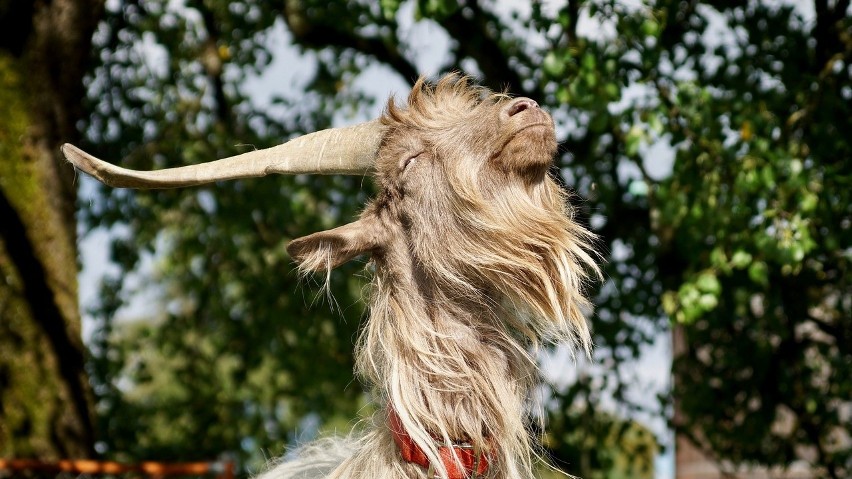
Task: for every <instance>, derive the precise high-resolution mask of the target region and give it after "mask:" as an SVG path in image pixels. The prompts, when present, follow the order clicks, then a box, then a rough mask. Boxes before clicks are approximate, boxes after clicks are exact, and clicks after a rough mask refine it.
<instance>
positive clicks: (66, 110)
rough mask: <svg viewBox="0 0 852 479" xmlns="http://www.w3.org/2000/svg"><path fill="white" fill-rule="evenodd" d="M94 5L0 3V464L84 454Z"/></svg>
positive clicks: (90, 438)
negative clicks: (85, 225)
mask: <svg viewBox="0 0 852 479" xmlns="http://www.w3.org/2000/svg"><path fill="white" fill-rule="evenodd" d="M102 8H103V6H102V3H101V2H100V1H98V0H84V1H80V0H53V1H52V2H36V1H20V0H0V457H36V458H41V459H56V458H60V457H89V456H91V455H92V454H93V451H94V447H93V446H94V426H93V419H94V418H93V407H92V393H91V390H90V388H89V384H88V380H87V376H86V373H85V369H84V357H85V348H84V346H83V344H82V339H81V335H80V314H79V308H78V304H77V279H76V276H77V257H76V234H75V228H76V224H75V220H74V209H75V205H74V204H75V199H76V193H75V188H74V171H73V169H72V168H71V167H70V166H68V165H66V164H65V162H64V161H62V160H61V156H60V154H59V146H60V145H61V144H62V143H63V142H65V141H74V140H76V139H78V138H79V134H78V132H77V129H76V127H75V123H76V122H77V121H78V120H79V119H80V118H81V115H82V112H83V109H82V101H81V100H82V98H84V96H85V90H84V87H83V75H84V74H85V72H86V68H87V64H88V62H89V58H90V54H91V52H90V49H91V38H92V33H93V31H94V28H95V26H96V25H97V21H98V19H99V18H100V16H101V12H102Z"/></svg>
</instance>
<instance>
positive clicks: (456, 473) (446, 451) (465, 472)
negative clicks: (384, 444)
mask: <svg viewBox="0 0 852 479" xmlns="http://www.w3.org/2000/svg"><path fill="white" fill-rule="evenodd" d="M388 426H389V427H390V430H391V434H392V435H393V442H395V443H396V447H398V448H399V452H400V453H401V454H402V458H403V459H405V460H406V461H407V462H411V463H414V464H417V465H419V466H420V467H423V468H425V469H428V470H429V471H430V474H431V473H433V472H434V471H435V468H434V467H432V465H431V464H430V463H429V458H428V457H426V453H424V452H423V449H421V448H420V446H418V445H417V443H415V442H414V440H413V439H411V436H409V435H408V432H406V431H405V428H404V427H403V426H402V421H401V420H400V419H399V415H397V413H396V411H394V410H393V408H388ZM438 456H439V457H440V458H441V462H443V463H444V468H445V469H446V470H447V476H449V479H474V478H477V477H482V476H484V475H485V472H486V471H488V455H486V454H482V453H481V452H480V453H477V452H476V451H475V450H474V449H473V446H471V445H470V444H468V443H467V442H460V443H453V444H452V445H449V446H439V447H438ZM434 477H438V476H437V475H436V476H434ZM430 479H431V478H430Z"/></svg>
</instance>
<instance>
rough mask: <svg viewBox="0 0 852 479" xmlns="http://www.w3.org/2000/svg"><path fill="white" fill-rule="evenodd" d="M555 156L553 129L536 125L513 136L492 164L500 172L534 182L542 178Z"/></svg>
mask: <svg viewBox="0 0 852 479" xmlns="http://www.w3.org/2000/svg"><path fill="white" fill-rule="evenodd" d="M555 154H556V138H555V136H554V133H553V128H552V127H547V126H544V125H536V126H531V127H527V128H524V129H523V130H521V131H519V132H517V133H516V134H515V135H513V136H512V138H511V139H509V141H508V142H506V144H505V146H504V147H503V149H502V151H501V152H500V154H499V155H498V156H497V157H496V158H495V161H494V164H495V166H496V167H497V168H498V169H500V170H503V171H505V172H511V173H514V174H516V175H518V176H521V177H523V178H526V179H528V180H533V181H535V180H541V179H542V178H544V176H545V174H546V173H547V170H548V168H549V167H550V165H551V164H552V163H553V155H555Z"/></svg>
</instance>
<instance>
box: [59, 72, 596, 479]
mask: <svg viewBox="0 0 852 479" xmlns="http://www.w3.org/2000/svg"><path fill="white" fill-rule="evenodd" d="M556 148H557V143H556V139H555V132H554V125H553V120H552V119H551V117H550V115H549V114H547V113H546V112H545V111H543V110H542V109H540V108H539V106H538V104H537V103H536V102H535V101H533V100H530V99H528V98H514V99H512V98H510V97H508V96H507V95H503V94H495V93H491V92H489V91H487V90H485V89H483V88H479V87H476V86H472V85H471V84H470V82H469V81H468V80H467V79H466V78H464V77H459V76H458V75H448V76H446V77H444V78H442V79H441V80H440V81H438V82H437V83H436V84H428V83H426V82H424V81H423V79H421V80H419V81H418V82H417V83H416V84H415V85H414V87H413V89H412V91H411V93H410V95H409V96H408V104H407V106H406V107H399V106H397V105H396V104H395V103H394V101H393V99H391V100H389V101H388V104H387V107H386V109H385V112H384V114H383V115H382V117H381V118H380V119H379V120H374V121H371V122H367V123H364V124H361V125H356V126H353V127H348V128H340V129H330V130H324V131H321V132H317V133H313V134H310V135H306V136H303V137H301V138H297V139H295V140H291V141H290V142H288V143H285V144H283V145H279V146H277V147H274V148H270V149H268V150H261V151H256V152H250V153H245V154H242V155H239V156H235V157H230V158H226V159H223V160H217V161H214V162H210V163H206V164H201V165H192V166H186V167H181V168H175V169H169V170H161V171H155V172H137V171H132V170H126V169H123V168H119V167H116V166H113V165H110V164H108V163H104V162H102V161H101V160H98V159H97V158H94V157H92V156H91V155H88V154H87V153H85V152H83V151H81V150H79V149H77V148H76V147H73V146H72V145H67V144H66V145H64V146H63V152H64V153H65V156H66V158H67V159H68V160H69V161H71V162H72V163H73V164H74V165H76V166H77V167H79V168H81V169H82V170H84V171H86V172H88V173H90V174H92V175H93V176H95V177H96V178H98V179H99V180H101V181H103V182H104V183H107V184H109V185H112V186H119V187H134V188H158V187H176V186H189V185H194V184H200V183H204V182H209V181H214V180H221V179H229V178H243V177H251V176H262V175H265V174H268V173H287V174H293V173H347V174H363V173H365V172H368V171H374V173H375V177H376V181H377V183H378V187H379V188H378V189H379V192H378V195H377V196H376V198H375V199H373V200H372V201H371V202H370V203H369V204H368V205H367V206H366V208H365V209H364V210H363V213H362V214H361V215H360V218H359V219H358V220H357V221H354V222H353V223H350V224H347V225H344V226H340V227H337V228H334V229H331V230H328V231H322V232H318V233H314V234H311V235H308V236H305V237H302V238H298V239H295V240H293V241H292V242H291V243H290V244H289V245H288V247H287V251H288V252H289V253H290V255H291V257H292V258H293V259H294V260H295V261H296V262H297V263H298V265H299V268H300V270H301V271H303V272H324V273H325V274H330V271H331V270H332V269H333V268H335V267H337V266H339V265H341V264H343V263H345V262H346V261H349V260H350V259H352V258H354V257H356V256H359V255H368V256H369V257H370V259H371V261H372V262H373V264H374V270H375V273H374V274H373V278H372V287H371V294H370V299H369V305H370V308H369V310H370V312H369V319H368V321H367V322H366V325H365V326H364V328H363V330H362V332H361V334H360V338H359V340H358V343H357V346H356V370H357V373H358V374H359V375H360V377H361V378H362V379H364V380H365V381H366V382H367V384H368V385H369V386H370V387H371V391H372V392H373V395H374V396H375V399H376V401H377V402H378V405H379V407H378V412H377V413H376V414H375V415H374V417H373V418H372V420H371V421H369V422H370V424H369V425H367V426H366V427H365V430H364V431H362V432H361V433H359V434H358V435H353V436H351V437H350V438H348V439H333V440H326V441H321V442H319V443H316V444H314V445H309V446H306V447H305V448H303V449H301V450H300V451H298V452H297V454H296V456H297V457H296V459H295V460H292V461H284V462H281V463H279V464H277V465H274V466H273V467H272V468H271V469H270V470H268V471H267V472H266V473H264V474H263V475H262V477H263V478H264V479H271V478H321V477H322V478H325V477H328V478H378V479H396V478H398V479H403V478H419V479H426V478H432V477H441V478H442V479H462V478H467V477H488V478H526V477H532V476H533V475H534V469H535V462H536V458H537V457H538V454H537V452H536V444H535V440H534V439H533V438H532V435H531V433H530V431H529V420H530V419H529V418H530V416H531V415H530V413H529V410H528V400H529V396H530V393H531V390H532V387H533V386H534V385H535V382H536V380H537V377H538V368H537V363H536V360H535V358H534V351H535V349H536V348H537V347H538V346H539V345H541V344H542V343H543V342H566V341H567V342H570V343H572V344H573V345H575V346H578V347H579V348H581V349H584V350H585V351H586V352H587V353H588V351H589V349H590V347H591V339H590V333H589V328H588V326H587V323H586V320H585V318H584V315H583V311H584V309H586V308H587V307H588V306H589V302H588V300H587V299H586V297H585V296H584V293H583V290H584V288H585V284H586V282H587V281H588V280H590V279H592V277H593V276H597V277H599V276H600V272H599V270H598V268H597V266H596V261H595V259H596V256H595V253H594V252H593V248H592V247H591V244H592V243H593V240H594V237H593V235H592V234H591V233H590V232H589V231H587V230H586V229H584V228H583V227H582V226H580V225H579V224H577V223H576V222H574V221H573V210H572V209H571V207H570V206H569V205H568V202H567V197H566V193H565V192H564V191H563V190H562V189H561V188H560V187H559V186H558V185H557V184H556V182H555V181H554V180H553V179H552V178H551V177H550V175H549V168H550V166H551V164H552V159H553V156H554V154H555V153H556Z"/></svg>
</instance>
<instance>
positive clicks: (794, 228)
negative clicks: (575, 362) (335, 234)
mask: <svg viewBox="0 0 852 479" xmlns="http://www.w3.org/2000/svg"><path fill="white" fill-rule="evenodd" d="M807 3H808V5H806V6H804V7H803V5H802V4H800V5H798V6H796V5H794V4H793V3H792V2H791V3H789V4H785V3H780V4H779V3H778V2H768V1H767V2H744V1H724V2H699V1H696V0H688V1H674V0H658V1H656V2H651V3H649V4H643V5H635V4H633V3H627V2H617V1H613V0H594V1H593V0H589V1H579V0H572V1H568V2H565V3H564V4H563V5H558V6H553V5H551V4H548V3H543V2H533V3H532V4H531V6H530V7H529V8H526V9H521V10H518V11H513V10H512V9H511V8H508V7H505V6H504V5H502V4H500V3H499V2H498V3H494V2H489V1H485V0H479V1H477V0H467V1H465V2H451V1H446V0H417V1H412V2H401V1H394V0H383V1H382V2H378V3H376V2H366V1H364V2H345V1H313V0H303V1H285V2H280V3H272V4H267V3H265V2H255V1H236V2H218V1H213V0H187V1H186V2H185V4H182V5H180V6H175V4H174V3H173V2H132V1H120V2H115V3H114V4H111V5H110V6H109V7H110V8H108V10H107V12H106V18H105V20H104V21H103V22H102V24H101V26H100V28H99V29H98V31H97V32H96V35H95V43H96V48H95V55H96V60H97V67H96V68H95V69H94V70H93V71H92V73H91V75H90V77H89V85H90V87H89V95H88V98H89V100H88V101H89V110H90V111H91V116H90V119H89V120H88V121H87V122H86V124H85V125H84V130H85V132H86V135H87V141H88V143H89V145H88V146H89V147H90V148H91V149H92V150H93V151H95V152H97V154H98V156H101V157H107V158H125V160H124V162H123V165H124V166H128V167H133V168H139V169H147V168H159V167H163V166H175V165H179V164H188V163H196V162H200V161H206V160H209V159H211V158H215V157H222V156H226V155H231V154H234V153H238V152H240V151H243V149H244V148H246V147H245V146H240V145H253V146H257V147H264V146H268V145H271V144H275V143H278V142H281V141H282V140H284V139H286V138H288V137H289V136H291V135H296V134H300V133H303V132H306V131H311V130H314V129H318V128H323V127H326V126H328V125H329V124H330V122H331V120H332V118H334V117H339V116H340V115H341V112H354V114H355V116H358V115H359V114H360V115H363V112H364V111H365V108H367V107H368V106H369V105H370V104H371V103H372V102H373V101H375V100H376V99H373V98H370V97H369V96H367V95H365V94H364V93H363V92H359V91H357V90H356V89H355V88H353V87H352V85H353V83H354V82H355V80H357V79H358V78H359V75H360V74H361V72H363V71H364V70H365V69H367V68H368V67H371V66H374V65H381V66H382V67H383V68H384V70H383V71H387V72H388V73H387V74H389V75H399V76H400V77H401V78H402V79H403V80H405V81H408V82H410V81H413V80H414V79H415V76H416V75H417V73H418V58H417V53H418V52H417V49H416V48H415V47H414V46H412V44H411V42H410V38H409V36H408V33H407V32H410V30H411V25H412V24H414V25H421V24H428V25H432V26H437V27H438V28H440V31H441V32H443V33H442V34H445V35H446V37H447V38H448V39H449V51H448V53H447V56H446V58H445V59H444V62H443V63H442V64H441V65H440V66H439V67H438V68H437V69H435V71H432V72H424V73H432V74H438V73H439V72H445V71H450V70H465V68H467V70H468V71H469V72H470V73H472V74H475V75H477V76H478V77H479V79H480V81H481V82H482V83H483V84H484V85H486V86H489V87H491V88H493V89H496V90H502V89H503V88H504V87H505V86H508V89H509V91H511V92H512V93H514V94H518V95H525V96H530V97H532V98H534V99H536V100H537V101H539V103H541V104H542V105H544V106H545V107H546V108H548V109H549V110H550V111H551V112H552V113H553V115H554V117H555V118H556V120H557V123H558V129H559V135H560V140H561V148H560V152H561V153H560V156H559V158H557V167H556V168H555V169H554V174H556V175H557V176H558V177H559V178H560V179H561V180H562V181H564V182H565V183H566V184H567V185H569V186H570V187H572V188H573V189H575V190H576V191H577V192H578V194H579V196H580V197H582V198H585V200H584V201H583V202H582V203H580V207H581V208H582V210H583V212H584V215H583V218H584V220H585V221H588V222H589V224H590V226H591V227H592V228H593V229H594V230H595V231H596V232H597V233H598V234H599V235H600V238H601V244H602V247H603V248H604V250H605V251H607V252H608V255H609V257H608V263H607V265H606V268H607V278H608V279H607V282H606V283H605V284H604V285H603V286H602V287H601V289H600V291H599V293H598V295H597V298H596V311H595V315H594V317H593V319H592V323H593V325H594V329H595V343H596V344H597V345H598V347H597V351H596V353H595V358H594V359H595V361H596V362H597V363H598V364H600V365H602V366H603V367H604V368H605V369H607V370H608V371H609V372H611V374H609V375H607V376H605V377H603V378H596V379H595V380H591V379H583V378H581V379H579V380H578V381H577V382H575V383H573V384H572V385H571V386H570V387H568V388H567V389H565V388H562V389H558V390H555V391H553V394H552V397H553V398H554V401H556V405H555V406H554V407H553V408H552V409H551V416H552V418H551V424H552V425H554V427H557V429H556V430H555V431H554V433H553V434H554V437H558V438H560V439H559V440H558V441H557V442H554V443H552V445H554V444H560V446H559V447H556V446H555V445H554V446H553V451H554V453H555V454H556V455H557V456H559V455H562V456H565V457H592V455H593V453H594V451H588V453H577V451H587V450H588V449H590V448H591V449H595V448H597V446H598V445H599V444H602V443H604V442H606V441H609V440H611V439H609V437H610V436H609V435H610V434H611V430H612V428H611V427H608V426H607V427H604V426H602V427H592V424H604V425H606V424H609V423H608V422H607V419H606V418H602V417H601V416H600V415H595V410H596V408H592V407H590V405H597V404H601V403H604V402H607V401H612V402H613V403H614V404H617V405H618V406H619V407H620V408H621V410H622V411H635V410H639V409H647V408H648V407H649V406H648V401H636V400H635V398H633V397H630V395H629V394H628V390H629V388H628V386H629V385H630V384H631V383H632V382H633V381H634V380H633V379H632V378H631V377H630V376H629V375H628V374H626V373H625V370H624V369H622V368H619V365H621V364H623V363H625V362H628V361H631V360H633V359H635V358H636V357H637V356H638V355H639V354H640V353H641V351H642V349H643V347H644V346H645V345H647V344H649V343H650V342H652V341H653V340H654V338H655V337H657V336H658V335H659V334H661V333H664V332H665V331H667V330H668V328H669V327H670V326H673V329H675V330H676V333H677V334H676V335H675V338H676V340H675V343H676V357H675V360H674V365H673V372H674V380H675V383H674V384H675V386H674V388H673V391H672V392H673V398H674V399H675V401H676V405H677V410H678V414H677V419H678V420H677V422H676V423H675V424H674V426H675V427H676V428H677V429H678V431H680V432H682V433H684V434H688V435H689V436H690V437H692V438H693V439H694V441H695V442H696V443H697V444H698V445H699V446H700V447H702V448H703V449H705V450H706V451H708V452H710V453H711V454H712V455H713V456H716V457H719V458H723V459H729V460H732V461H734V462H736V463H741V462H756V463H761V464H770V465H781V466H784V465H789V464H790V463H791V462H792V461H794V460H796V459H801V460H805V461H808V462H809V463H810V464H811V465H812V466H813V467H815V468H818V470H819V471H821V473H824V474H825V475H828V476H832V477H842V476H844V475H845V474H847V473H848V472H849V470H850V467H852V452H851V451H852V449H851V448H850V439H849V437H850V431H849V424H850V423H852V421H850V418H849V417H848V414H849V413H848V410H849V408H850V402H849V398H850V397H852V391H850V388H852V381H850V380H849V377H850V366H849V364H850V362H852V353H850V350H849V344H852V341H850V336H851V335H852V326H851V325H850V322H852V321H850V316H851V315H852V296H850V292H849V291H850V290H852V288H850V285H849V278H850V271H849V266H850V265H849V263H850V253H849V251H850V235H851V234H852V233H850V221H852V220H850V212H851V211H850V208H852V206H850V205H852V201H850V191H852V184H850V182H852V181H850V178H852V167H850V143H849V142H848V140H847V139H846V138H845V137H844V132H846V131H848V130H849V127H850V126H852V125H850V118H852V115H850V113H852V112H850V105H852V101H850V100H852V81H851V77H852V66H850V60H852V59H851V58H850V56H852V36H850V35H849V31H850V27H852V25H850V19H849V15H848V10H849V2H848V1H845V0H841V1H836V2H826V1H824V0H816V1H815V2H814V3H813V4H810V2H807ZM282 27H283V28H285V29H286V31H287V32H288V34H289V35H290V37H291V39H292V42H293V43H294V44H295V45H297V46H298V47H299V49H300V52H301V55H302V57H303V59H304V61H305V62H306V63H307V64H309V65H312V68H311V70H310V71H309V72H306V73H305V77H306V78H308V81H307V83H306V84H305V85H304V90H303V91H298V92H288V91H286V89H285V88H284V87H283V86H282V89H281V93H282V95H281V96H279V97H277V98H276V99H275V102H274V103H273V105H270V106H267V105H258V104H256V103H255V102H253V101H252V99H251V96H250V92H248V91H247V89H246V88H247V87H246V85H247V79H248V78H252V77H254V76H256V75H258V74H260V73H262V72H264V71H265V69H267V68H268V66H269V65H270V62H271V60H272V59H273V58H274V56H275V55H276V53H277V52H276V51H274V50H272V49H270V48H269V47H268V46H267V43H266V39H267V38H268V36H269V35H270V32H271V31H273V30H274V29H275V28H282ZM293 68H296V66H295V65H294V66H293ZM285 93H286V94H285ZM378 100H379V101H383V99H378ZM369 190H370V186H369V184H368V182H365V181H363V179H361V178H302V177H297V178H267V179H258V180H243V181H236V182H230V183H222V184H217V185H215V186H210V187H204V188H196V189H191V190H184V191H157V192H128V191H106V190H99V193H98V198H99V200H98V201H94V202H92V203H87V204H83V205H81V207H82V213H81V216H82V218H83V220H84V222H85V223H86V224H87V225H88V226H89V227H96V226H112V225H116V224H122V225H124V226H123V227H124V228H126V231H127V234H126V235H124V236H123V237H121V238H120V239H118V240H116V241H115V242H114V244H113V248H112V258H113V260H114V261H116V262H117V263H118V264H119V265H120V266H121V269H122V271H123V272H127V271H131V270H133V269H134V268H135V267H136V266H137V264H138V262H139V259H140V255H141V254H142V253H146V252H147V253H151V252H153V251H155V250H156V251H157V252H158V256H157V257H158V258H163V259H162V263H161V264H160V265H159V268H158V274H159V276H158V278H157V282H158V283H159V284H161V285H163V287H162V288H163V289H162V296H163V298H164V300H165V301H166V303H167V306H168V307H167V308H165V309H164V313H163V314H162V315H161V317H159V318H157V321H155V322H152V323H146V324H142V325H137V326H134V327H132V328H122V330H121V334H119V335H116V334H115V332H114V331H113V330H114V328H115V326H116V325H115V324H114V323H113V322H112V320H111V318H112V317H113V316H114V313H115V311H116V310H117V308H118V307H119V306H120V305H121V304H122V299H123V295H124V294H126V291H125V289H124V287H123V284H122V280H121V278H122V276H119V277H117V278H116V279H115V280H114V281H111V282H108V283H107V284H106V288H105V290H104V294H103V301H102V302H101V305H100V310H99V312H98V318H100V319H99V329H98V332H97V334H96V336H95V340H94V341H93V344H92V347H93V352H94V354H95V358H96V359H95V361H94V362H93V371H94V379H95V381H96V384H97V387H98V389H97V392H98V394H99V397H100V399H101V403H100V404H101V408H102V409H101V417H102V435H101V437H102V438H103V440H104V441H105V443H104V447H106V448H107V450H109V451H112V452H123V453H126V454H130V455H133V456H137V457H143V456H151V455H156V456H157V457H160V458H168V457H170V456H179V457H181V458H184V459H189V458H193V457H201V456H209V455H210V454H213V453H216V452H219V451H222V450H236V449H239V450H241V451H242V454H243V457H244V458H250V457H252V454H256V452H257V451H259V450H261V448H266V449H268V450H270V451H271V452H272V453H279V452H280V446H281V445H282V444H284V443H287V442H290V441H292V440H293V439H294V437H293V436H292V433H291V431H293V430H294V429H295V428H298V427H308V426H310V424H312V423H311V422H310V421H308V422H306V419H305V418H315V417H322V418H324V419H327V418H329V417H331V416H332V415H333V414H338V415H339V416H338V417H349V416H352V415H354V414H355V412H356V410H357V409H358V407H359V406H360V404H361V390H360V388H359V386H358V385H357V383H355V382H353V381H352V378H351V373H350V371H351V366H352V357H351V344H352V339H353V335H354V334H355V331H356V329H357V326H358V323H359V321H360V320H361V317H362V314H363V309H362V306H361V305H360V304H359V303H358V302H357V299H356V298H358V297H359V296H360V292H361V287H362V284H363V281H361V279H360V278H359V276H358V273H357V271H358V268H357V267H349V268H348V269H346V270H345V271H342V272H338V273H335V274H333V275H332V276H331V278H330V283H329V291H330V292H331V295H332V296H333V297H334V298H335V299H336V306H337V307H338V309H339V312H340V313H341V315H342V317H336V316H337V315H332V314H329V312H328V311H327V310H326V309H325V308H317V307H314V306H313V304H312V303H313V302H314V299H315V298H314V297H313V295H314V294H315V293H314V291H316V290H317V289H316V288H313V287H311V286H299V284H298V278H297V277H296V275H295V274H294V272H293V268H292V266H291V264H290V262H289V259H288V258H287V256H286V253H285V251H284V249H283V245H284V244H285V243H286V241H287V240H288V239H289V238H293V237H295V236H298V235H301V234H305V233H307V232H311V231H316V230H319V229H322V228H327V227H329V226H331V225H334V224H340V223H342V222H344V221H346V220H347V219H348V218H351V217H352V216H353V215H354V214H356V212H357V208H358V205H360V204H362V203H363V200H364V199H365V198H366V197H367V196H369V193H370V191H369ZM294 292H295V293H294ZM117 338H118V339H117ZM566 367H570V365H566ZM668 405H669V403H668V400H667V398H662V402H661V404H660V405H659V406H651V409H652V411H651V412H655V413H660V412H661V411H665V410H667V409H666V408H667V407H668ZM140 418H144V419H140ZM582 418H587V419H588V420H587V421H583V420H580V419H582ZM569 419H570V420H569ZM129 424H133V425H134V427H133V430H130V429H129V427H128V425H129ZM560 425H563V426H560ZM569 426H570V427H572V428H582V430H581V432H582V433H579V432H578V431H568V430H565V429H559V428H560V427H569ZM308 429H310V427H308ZM583 433H585V434H583ZM589 438H598V439H599V440H592V441H590V440H589ZM560 441H561V442H560ZM565 451H573V452H575V453H577V455H576V456H570V454H569V453H568V452H565ZM584 454H585V455H584ZM255 458H256V456H255ZM582 467H583V466H582V464H581V465H577V464H576V463H573V465H572V464H570V463H569V464H568V466H567V469H568V470H569V471H570V472H574V473H578V474H581V475H582V474H584V473H587V472H590V471H584V470H579V469H578V468H582ZM572 468H573V469H572Z"/></svg>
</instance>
